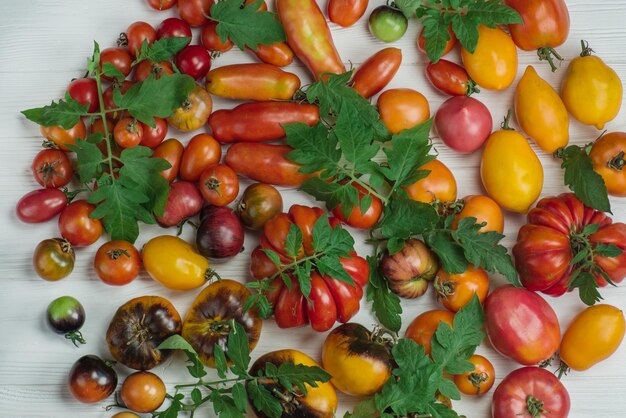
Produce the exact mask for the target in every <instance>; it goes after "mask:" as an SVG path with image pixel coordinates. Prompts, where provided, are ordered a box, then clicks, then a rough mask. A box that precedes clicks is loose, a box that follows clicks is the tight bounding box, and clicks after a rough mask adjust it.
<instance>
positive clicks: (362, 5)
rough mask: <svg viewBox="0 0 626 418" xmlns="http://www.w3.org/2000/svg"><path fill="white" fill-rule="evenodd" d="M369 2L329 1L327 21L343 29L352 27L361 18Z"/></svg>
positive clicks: (350, 0)
mask: <svg viewBox="0 0 626 418" xmlns="http://www.w3.org/2000/svg"><path fill="white" fill-rule="evenodd" d="M368 3H369V0H330V1H329V2H328V10H327V13H328V19H329V20H330V21H331V22H333V23H336V24H338V25H339V26H343V27H344V28H346V27H348V26H352V25H354V24H355V23H356V22H357V20H359V19H360V18H361V16H363V14H364V13H365V9H367V4H368Z"/></svg>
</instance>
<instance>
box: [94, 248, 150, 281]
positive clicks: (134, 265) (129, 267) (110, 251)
mask: <svg viewBox="0 0 626 418" xmlns="http://www.w3.org/2000/svg"><path fill="white" fill-rule="evenodd" d="M93 267H94V269H95V270H96V274H97V275H98V277H99V278H100V280H102V281H103V282H104V283H106V284H109V285H113V286H122V285H125V284H128V283H130V282H132V281H133V280H135V278H136V277H137V275H139V269H140V267H141V258H140V256H139V251H137V249H136V248H135V246H134V245H133V244H131V243H130V242H128V241H122V240H115V241H109V242H106V243H104V244H102V246H101V247H100V248H98V251H97V252H96V256H95V258H94V261H93Z"/></svg>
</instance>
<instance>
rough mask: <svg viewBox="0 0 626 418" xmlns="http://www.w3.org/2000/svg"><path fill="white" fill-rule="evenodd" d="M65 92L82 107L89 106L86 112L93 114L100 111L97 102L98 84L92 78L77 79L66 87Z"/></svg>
mask: <svg viewBox="0 0 626 418" xmlns="http://www.w3.org/2000/svg"><path fill="white" fill-rule="evenodd" d="M67 92H68V93H69V94H70V96H72V99H74V100H77V101H78V102H79V103H80V104H82V105H86V104H88V105H89V108H87V112H89V113H93V112H97V111H98V110H99V109H100V102H99V101H98V83H96V80H94V79H93V78H77V79H76V80H72V82H71V83H70V84H69V86H67Z"/></svg>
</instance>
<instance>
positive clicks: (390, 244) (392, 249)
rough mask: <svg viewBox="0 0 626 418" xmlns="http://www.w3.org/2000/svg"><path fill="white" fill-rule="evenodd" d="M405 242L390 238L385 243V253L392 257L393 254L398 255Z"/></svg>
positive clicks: (400, 239)
mask: <svg viewBox="0 0 626 418" xmlns="http://www.w3.org/2000/svg"><path fill="white" fill-rule="evenodd" d="M405 242H406V240H404V239H402V238H397V237H392V238H389V241H387V252H388V253H389V254H390V255H394V254H395V253H399V252H400V251H402V248H404V243H405Z"/></svg>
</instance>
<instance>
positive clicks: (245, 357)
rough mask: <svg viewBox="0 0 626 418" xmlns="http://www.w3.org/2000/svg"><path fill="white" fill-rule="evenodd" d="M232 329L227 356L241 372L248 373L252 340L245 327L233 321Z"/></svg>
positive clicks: (229, 335)
mask: <svg viewBox="0 0 626 418" xmlns="http://www.w3.org/2000/svg"><path fill="white" fill-rule="evenodd" d="M231 323H232V327H231V330H230V333H229V334H228V343H227V348H228V350H227V352H226V355H227V356H228V358H229V359H230V360H231V361H232V362H233V364H234V365H235V366H237V368H238V369H239V371H240V372H244V373H245V372H246V370H248V365H249V364H250V340H249V339H248V335H247V334H246V330H245V329H244V328H243V326H242V325H241V324H240V323H239V322H237V321H235V320H233V321H231Z"/></svg>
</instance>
